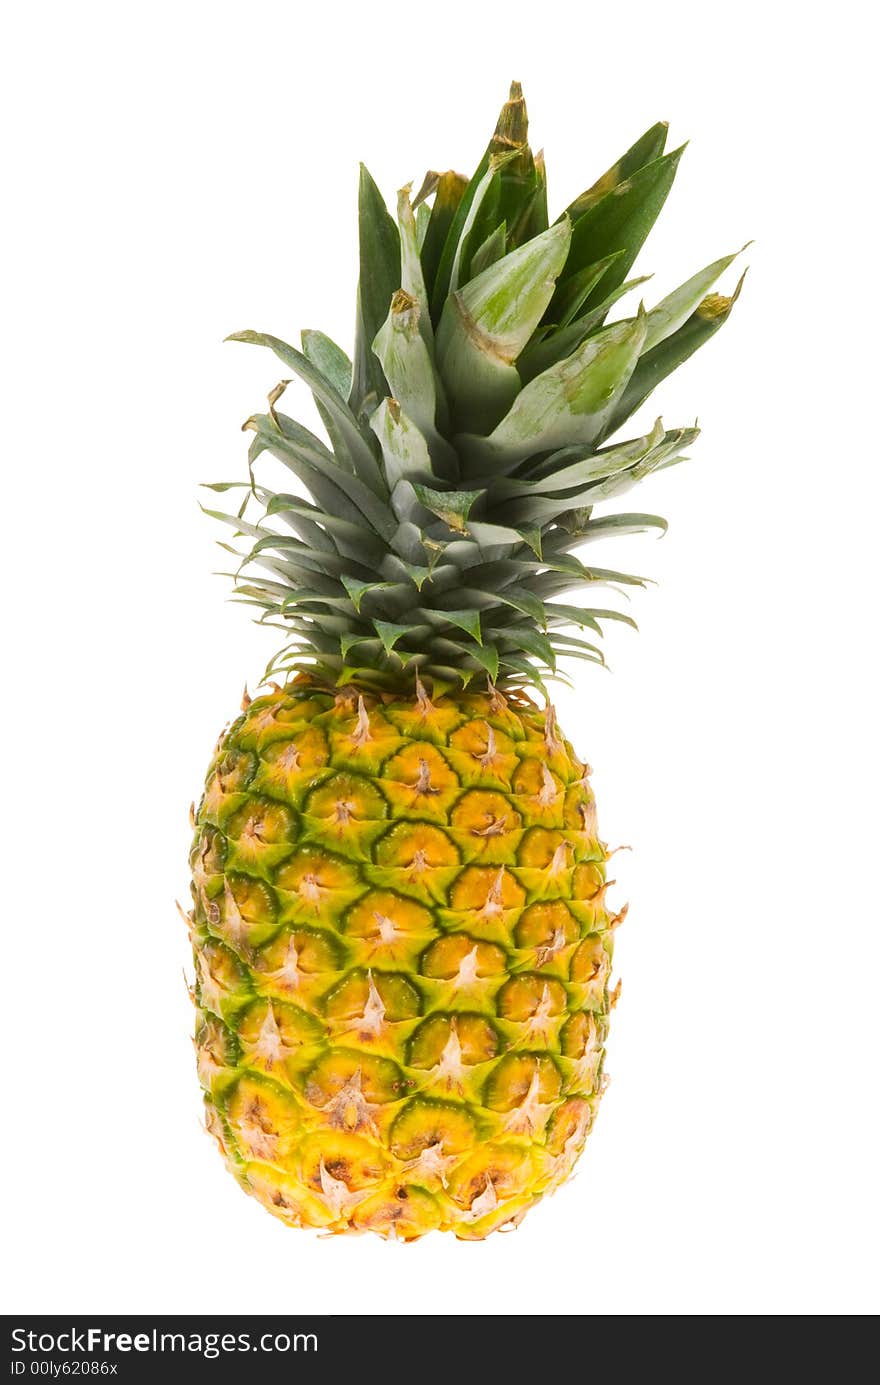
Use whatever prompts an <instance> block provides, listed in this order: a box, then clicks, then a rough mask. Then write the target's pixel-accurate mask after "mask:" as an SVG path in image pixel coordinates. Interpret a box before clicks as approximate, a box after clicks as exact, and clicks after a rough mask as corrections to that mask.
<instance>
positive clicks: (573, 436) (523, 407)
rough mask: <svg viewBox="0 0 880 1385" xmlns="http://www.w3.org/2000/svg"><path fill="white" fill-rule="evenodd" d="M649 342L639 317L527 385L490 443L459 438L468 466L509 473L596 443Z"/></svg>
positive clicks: (593, 340) (596, 339)
mask: <svg viewBox="0 0 880 1385" xmlns="http://www.w3.org/2000/svg"><path fill="white" fill-rule="evenodd" d="M644 336H645V323H644V317H643V316H641V315H640V316H639V317H638V318H636V319H634V320H632V321H629V322H619V323H615V324H614V326H613V327H607V328H605V330H604V331H603V332H601V333H600V334H599V335H597V336H595V337H590V338H589V339H588V340H587V341H585V342H584V344H583V346H581V347H580V348H579V350H578V351H577V352H575V354H574V355H573V356H569V357H567V358H566V359H565V360H564V361H559V362H557V364H556V365H553V366H551V367H550V369H549V370H545V371H544V373H543V374H542V375H538V376H537V377H536V378H535V379H534V380H532V381H531V382H530V383H529V384H528V385H526V387H525V389H523V390H522V392H521V393H520V394H519V395H518V396H517V398H516V400H515V402H514V404H513V407H512V408H511V410H510V412H509V413H508V414H507V416H506V417H505V418H504V419H503V420H502V421H501V423H499V424H498V426H497V428H495V430H494V431H493V432H492V433H491V434H490V435H489V437H488V438H483V437H478V436H476V435H474V434H465V435H462V436H460V437H459V438H458V439H457V440H456V443H457V446H458V449H459V452H460V453H462V454H463V455H464V457H465V458H466V459H467V460H468V461H469V462H473V463H477V464H479V465H481V466H491V467H492V468H493V470H496V469H497V470H499V471H509V470H511V469H512V468H513V467H515V466H516V465H517V464H518V463H519V462H521V461H522V460H523V459H524V458H525V457H528V456H530V455H531V454H533V453H535V452H543V451H550V450H551V449H552V448H559V447H563V446H565V445H566V444H569V443H589V442H592V441H593V440H594V439H596V438H598V436H599V434H600V433H601V431H602V428H603V426H604V424H605V423H606V421H607V420H608V418H609V416H610V415H611V412H612V410H613V408H614V405H615V403H616V401H617V399H618V397H619V396H620V395H621V393H622V392H623V390H624V388H625V386H626V383H627V381H628V380H629V378H630V375H631V374H632V371H633V368H634V367H635V364H636V361H637V360H638V357H639V352H640V350H641V347H642V342H643V341H644Z"/></svg>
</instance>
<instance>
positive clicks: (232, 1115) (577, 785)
mask: <svg viewBox="0 0 880 1385" xmlns="http://www.w3.org/2000/svg"><path fill="white" fill-rule="evenodd" d="M526 128H527V127H526V115H525V106H524V104H523V101H522V96H521V93H520V92H519V89H518V88H517V87H516V86H514V88H513V89H512V91H511V98H510V100H509V102H508V103H507V105H506V106H505V107H504V110H503V111H502V114H501V118H500V120H499V123H498V127H497V129H496V133H495V135H494V137H493V139H492V141H491V142H490V145H489V148H488V149H487V151H486V154H485V155H484V157H483V160H482V161H481V163H480V165H479V167H478V169H477V171H476V173H475V175H474V177H473V179H471V180H470V181H469V182H468V181H467V180H465V179H463V178H460V177H459V176H458V175H456V174H453V173H447V174H442V175H435V174H430V175H428V178H427V179H426V182H425V186H424V188H423V190H422V193H421V194H420V195H419V197H418V198H417V199H416V200H415V203H411V201H410V197H409V190H408V189H404V191H403V192H402V193H401V194H400V198H399V202H398V220H397V223H396V224H395V222H394V221H392V219H391V218H390V216H389V215H388V212H387V211H386V209H385V206H384V204H383V202H382V200H381V198H380V197H379V194H378V192H377V190H376V188H375V185H374V184H373V183H372V180H371V179H370V178H369V175H368V174H367V173H366V172H365V171H364V172H363V174H362V178H361V190H360V246H361V277H360V284H359V291H358V324H357V340H356V351H355V360H354V365H353V366H352V365H351V364H350V363H349V361H348V360H347V358H346V357H345V356H344V354H343V353H342V351H341V350H340V349H339V348H338V347H337V346H335V345H334V344H333V343H332V342H330V341H329V339H328V338H326V337H324V336H323V335H322V334H320V333H317V332H309V333H304V334H303V351H302V352H299V351H297V350H295V349H294V348H292V347H290V346H287V345H286V344H285V343H284V342H281V341H279V340H277V339H276V338H273V337H265V336H262V335H259V334H257V333H252V332H244V333H239V334H237V336H236V339H237V340H244V341H251V342H257V343H260V344H264V345H268V346H270V347H271V348H272V349H273V350H274V351H275V353H276V354H277V355H278V356H279V357H280V358H281V360H282V361H283V362H284V363H285V364H286V366H287V367H288V368H289V369H290V370H291V371H292V372H293V373H294V374H296V375H297V376H299V377H300V378H301V379H302V380H304V381H305V382H306V384H307V385H308V386H309V388H310V389H311V391H312V394H313V396H314V398H315V402H316V404H317V406H318V410H319V413H320V415H321V419H322V421H323V425H324V427H325V429H326V434H327V441H326V442H325V441H322V440H321V439H319V438H318V437H317V436H315V435H314V434H313V433H311V432H309V431H308V430H307V429H306V428H304V427H303V426H302V425H300V424H298V423H296V422H294V420H293V419H291V418H289V417H287V416H286V415H284V414H282V413H280V412H279V411H278V409H277V408H276V405H277V404H278V401H279V399H280V397H281V394H282V392H283V389H284V387H285V385H286V384H287V383H289V382H288V381H283V382H282V383H281V385H279V386H277V387H276V388H275V389H273V390H272V391H271V393H270V395H269V411H268V413H266V414H263V415H257V416H255V417H253V418H251V419H249V420H248V423H247V424H246V427H247V428H249V429H251V430H252V431H253V432H254V434H255V437H254V441H253V443H252V446H251V452H250V463H251V480H250V481H249V482H248V483H246V484H245V486H244V488H243V494H244V503H243V504H242V506H241V507H240V509H239V510H238V512H237V513H235V514H231V515H219V516H218V517H219V518H222V519H224V520H226V521H227V522H229V523H230V524H232V526H233V527H234V528H235V530H236V531H237V533H238V535H239V536H242V535H245V536H248V537H249V538H250V539H252V540H253V543H252V546H251V547H250V549H249V550H248V551H246V552H244V553H242V554H240V557H241V559H242V563H241V566H240V568H239V570H238V572H237V573H236V590H237V592H238V594H239V596H240V598H241V599H243V600H245V601H247V602H250V603H252V604H255V605H257V606H258V607H260V608H261V610H262V613H263V614H262V617H261V618H262V619H263V620H264V621H265V622H266V623H269V624H275V625H279V626H281V627H282V628H283V629H284V630H285V631H286V632H287V636H286V642H285V646H284V648H283V650H282V652H281V654H280V655H278V656H277V658H276V659H275V660H274V661H273V663H272V665H270V669H269V671H268V675H267V676H268V677H269V678H270V679H272V678H278V677H282V678H283V680H284V681H283V684H282V685H279V684H278V683H277V682H270V683H269V686H270V689H271V690H270V691H269V692H268V693H267V694H266V695H265V696H261V697H258V698H256V699H255V700H253V701H251V700H250V699H248V698H246V699H245V705H244V707H243V710H242V713H241V715H240V716H239V717H238V719H237V720H236V721H235V722H234V723H233V724H232V726H231V727H230V728H229V729H228V730H227V731H226V732H225V733H224V734H223V736H222V737H221V739H220V742H219V744H218V746H217V749H216V752H215V756H214V759H213V761H212V763H211V766H210V769H209V772H208V777H207V782H206V787H205V791H204V795H203V797H202V800H201V802H200V804H199V807H198V810H197V813H196V820H195V827H196V835H195V842H194V845H193V850H192V855H191V862H192V869H193V901H194V902H193V910H192V913H191V915H190V916H189V917H190V924H191V933H192V941H193V949H194V956H195V965H196V982H195V988H194V999H195V1003H196V1009H197V1021H196V1045H197V1050H198V1063H199V1075H200V1078H201V1082H202V1086H203V1088H204V1096H205V1103H206V1110H207V1124H208V1128H209V1130H210V1131H211V1132H212V1133H213V1134H214V1135H215V1137H216V1139H217V1141H218V1143H219V1145H220V1147H221V1150H222V1152H223V1154H224V1156H225V1158H226V1160H227V1163H228V1165H229V1167H230V1169H231V1170H232V1172H233V1173H234V1174H235V1176H236V1177H237V1178H238V1180H239V1182H240V1183H241V1184H242V1186H243V1187H244V1188H245V1189H246V1190H247V1191H248V1192H250V1193H252V1194H253V1195H254V1196H255V1197H257V1198H258V1199H259V1200H260V1201H261V1202H262V1203H263V1205H264V1206H265V1207H267V1208H268V1210H269V1211H271V1212H273V1213H274V1214H275V1215H276V1216H278V1217H280V1218H281V1219H282V1220H283V1221H285V1222H287V1223H289V1224H290V1225H294V1226H308V1227H317V1228H322V1229H326V1230H328V1231H333V1232H338V1231H349V1230H351V1231H360V1230H372V1231H377V1232H379V1233H380V1234H382V1235H384V1236H394V1237H397V1238H400V1239H403V1240H413V1239H415V1238H417V1237H418V1236H421V1235H422V1234H424V1233H425V1232H426V1231H430V1230H435V1229H436V1230H452V1231H454V1232H455V1233H456V1235H457V1236H459V1237H461V1238H464V1239H480V1238H482V1237H484V1236H485V1235H487V1234H488V1233H489V1232H490V1231H493V1230H496V1229H498V1228H501V1227H511V1226H515V1225H516V1224H517V1223H518V1222H519V1221H520V1220H521V1218H522V1217H523V1215H524V1214H525V1212H526V1211H527V1210H528V1208H529V1207H530V1206H532V1205H533V1204H534V1203H535V1202H536V1201H537V1200H538V1199H539V1198H541V1197H542V1196H543V1194H544V1193H546V1192H549V1191H551V1190H552V1189H553V1188H555V1187H556V1186H557V1185H558V1184H559V1183H560V1182H562V1180H563V1179H565V1178H566V1177H567V1175H568V1173H569V1172H570V1171H571V1168H572V1166H573V1164H574V1162H575V1160H576V1159H577V1157H578V1154H579V1153H580V1151H581V1148H582V1146H583V1143H584V1141H585V1139H586V1136H587V1133H588V1131H589V1129H590V1127H591V1125H592V1122H593V1119H594V1117H595V1112H596V1107H597V1104H598V1101H599V1097H600V1095H601V1091H602V1086H603V1071H602V1066H603V1058H604V1042H605V1037H606V1031H607V1024H608V1014H609V1011H610V1009H611V1007H612V1005H613V1003H614V999H615V996H616V989H612V988H611V986H610V982H609V978H610V972H611V958H612V939H613V932H614V928H615V927H616V925H617V924H618V923H619V922H620V920H621V917H622V913H623V911H620V912H619V913H614V912H613V911H612V910H611V909H610V907H609V906H608V904H607V901H606V889H607V885H608V882H607V880H606V874H605V866H606V861H607V858H608V852H607V849H606V847H605V845H604V843H603V842H602V841H601V839H600V837H599V835H598V831H597V825H596V814H595V804H594V799H593V795H592V792H591V789H590V786H589V779H588V776H589V770H588V768H587V767H586V766H585V765H584V764H583V763H582V762H581V761H580V760H579V759H578V758H577V756H576V755H575V753H574V751H573V750H572V748H571V746H570V745H569V743H568V741H567V740H566V739H565V738H564V737H563V735H562V734H561V733H560V731H559V730H558V728H557V726H556V719H555V715H554V712H553V709H552V706H551V705H550V703H549V702H546V705H544V706H543V707H539V706H538V705H537V703H536V702H535V701H534V700H533V697H532V696H530V692H537V693H540V694H542V695H544V696H546V694H545V691H544V690H545V681H546V679H547V678H548V677H554V676H555V677H558V676H560V675H559V673H558V669H557V662H558V660H559V659H560V658H561V659H563V660H565V659H567V658H568V657H576V658H580V659H585V660H587V661H590V662H598V663H601V662H602V655H601V652H600V650H599V647H598V646H597V645H596V643H595V638H596V636H597V635H600V634H601V622H602V621H604V620H608V619H626V620H628V617H624V616H622V615H621V614H620V613H619V612H617V611H615V610H613V609H610V608H607V607H598V608H597V607H596V606H594V605H592V604H590V603H589V597H590V596H591V595H592V592H593V591H594V590H595V589H596V588H600V587H601V588H607V587H611V588H616V587H620V586H621V585H640V584H641V579H639V578H635V577H632V576H630V575H628V574H626V573H622V572H618V571H610V570H607V569H604V568H599V567H595V566H592V565H587V564H586V563H584V562H583V561H582V559H581V558H579V557H576V556H575V555H574V550H575V549H577V548H580V546H581V545H582V544H585V543H587V542H588V541H589V540H591V539H594V538H600V537H605V536H608V535H609V534H615V533H627V532H633V531H638V530H641V529H644V528H646V527H651V526H659V527H663V521H662V520H660V519H658V518H657V517H656V516H653V515H643V514H612V515H599V514H597V513H595V511H594V507H595V506H596V505H597V504H598V503H599V502H602V501H605V500H607V499H609V498H611V497H613V496H615V495H618V494H620V493H622V492H623V491H625V490H627V489H629V487H630V486H632V485H634V484H635V483H636V482H638V481H639V480H640V479H641V478H642V477H643V476H646V475H648V474H650V473H651V472H653V471H657V470H660V469H662V468H664V467H666V466H670V465H672V464H673V463H674V462H676V461H678V460H680V459H681V451H682V448H683V447H685V446H686V445H687V444H688V443H689V442H690V441H691V440H692V439H693V438H694V437H695V436H696V430H695V429H675V430H672V431H667V430H665V429H664V428H663V426H662V424H661V423H660V422H659V420H658V422H657V423H656V424H655V425H654V427H653V428H652V429H651V430H650V432H649V433H647V434H646V435H645V436H642V437H638V438H636V439H634V440H629V441H625V442H619V443H614V444H608V443H607V438H608V436H609V435H610V434H611V432H613V431H614V430H616V429H617V428H618V427H619V426H620V425H621V424H622V422H623V421H624V420H625V419H626V418H627V417H628V416H629V415H630V414H631V413H632V412H633V411H634V410H635V409H636V408H637V407H638V406H639V405H640V404H641V403H642V401H643V400H644V399H645V398H646V397H647V395H648V394H649V393H650V392H651V390H653V388H654V387H655V385H656V384H658V383H659V381H660V380H662V379H663V378H664V376H665V375H667V374H668V373H669V372H670V371H671V370H673V369H674V368H675V367H676V366H677V365H678V364H680V363H681V362H682V361H683V360H685V359H686V358H687V357H688V356H689V355H690V354H691V353H692V352H693V351H694V350H695V349H696V348H697V347H698V346H699V345H701V344H702V342H704V341H705V340H707V339H708V337H709V336H711V335H712V334H713V333H714V332H715V331H716V330H717V329H718V327H719V326H720V325H721V324H722V322H723V321H724V320H725V319H726V317H727V316H728V314H729V312H730V309H731V307H732V304H733V302H734V300H735V297H736V293H734V295H733V296H732V297H730V298H725V297H722V296H721V295H719V294H715V293H710V292H709V290H710V288H711V287H712V284H713V283H714V281H715V280H716V279H717V278H718V276H719V275H720V274H721V273H722V271H723V270H724V269H725V268H726V267H727V266H728V265H729V264H730V262H731V261H732V259H733V258H734V257H733V256H726V257H724V258H723V259H721V260H718V261H716V262H715V263H714V264H713V265H711V266H709V267H708V268H707V269H706V270H703V271H701V272H700V273H699V274H697V275H695V276H694V277H693V279H691V280H689V281H688V282H687V283H686V284H685V285H683V286H682V287H681V288H680V289H678V290H676V291H675V292H674V293H673V294H670V295H669V296H668V297H667V298H665V299H664V300H663V301H662V302H661V303H660V304H658V305H657V306H656V307H655V308H653V309H651V310H650V311H645V309H644V308H643V307H641V306H640V307H639V309H638V311H637V313H636V314H635V315H634V316H631V317H627V318H622V319H620V320H619V321H616V322H614V323H612V324H610V325H609V324H608V322H607V315H608V313H609V311H610V309H611V307H612V306H613V305H614V304H615V303H616V302H617V300H618V299H620V298H621V297H622V296H623V294H624V293H625V292H626V291H627V290H628V289H629V288H631V287H633V286H634V285H635V284H637V283H641V282H642V281H641V280H630V281H627V279H626V276H627V274H628V272H629V270H630V268H631V266H632V264H633V262H634V260H635V258H636V255H637V253H638V251H639V249H640V247H641V245H642V242H643V241H644V239H645V237H646V235H647V233H648V231H649V229H650V227H651V225H652V223H653V221H654V219H655V218H656V216H657V214H658V213H659V211H660V208H661V207H662V205H663V202H664V200H665V197H666V194H667V192H668V190H669V186H670V185H671V182H672V178H673V175H674V172H675V168H676V165H677V163H678V157H679V154H678V152H676V153H673V154H669V155H665V154H664V153H663V148H664V142H665V127H664V126H655V127H654V128H653V129H652V130H649V131H648V132H647V134H646V135H644V136H643V137H642V139H641V140H639V141H638V142H637V143H636V144H635V145H634V146H633V147H632V149H630V150H629V151H628V152H627V153H626V154H625V155H624V156H623V158H622V159H621V160H620V161H619V162H618V163H617V164H615V165H614V166H613V167H612V168H611V169H610V170H609V171H608V172H607V173H606V174H604V175H603V176H602V178H600V179H599V181H598V182H597V183H595V184H594V185H593V187H592V188H591V189H590V190H589V191H588V192H586V193H584V194H582V196H581V197H579V198H578V199H576V201H575V202H574V203H572V205H571V206H570V207H569V208H568V210H567V212H566V213H565V214H563V216H562V217H560V218H559V220H557V221H556V222H555V223H554V224H553V225H552V226H549V225H548V220H547V211H546V196H545V183H544V170H543V164H542V163H541V161H540V158H539V157H534V156H533V155H532V153H531V151H530V149H529V146H528V143H527V139H526ZM430 199H433V203H432V206H431V208H430V210H428V201H429V200H430ZM266 456H270V457H272V458H275V459H276V460H277V461H278V462H280V463H282V464H283V465H284V466H286V467H287V468H288V470H289V471H290V472H291V473H292V474H293V477H294V485H295V486H296V485H298V487H299V489H294V490H291V491H289V492H288V491H284V490H281V489H276V488H270V487H269V486H268V485H264V484H263V483H261V482H260V481H258V480H257V476H256V473H255V465H256V464H257V462H258V459H259V461H260V465H261V466H262V463H263V461H264V460H265V458H266ZM234 485H235V483H222V484H220V485H218V486H216V487H214V489H216V490H218V491H228V490H231V489H234ZM303 492H307V493H308V497H310V498H307V496H306V495H305V494H304V493H303ZM254 503H256V504H257V505H258V506H260V507H261V515H260V517H259V518H258V520H256V521H252V520H250V519H248V518H246V513H247V507H248V505H253V504H254ZM211 513H215V512H213V511H212V512H211ZM273 520H276V521H278V522H279V523H280V525H281V526H282V527H281V528H276V527H275V525H274V524H273V523H272V521H273ZM255 569H261V570H262V573H263V574H268V575H257V576H255V575H253V574H254V571H255ZM578 591H580V592H583V593H585V594H586V596H587V604H578V605H572V604H570V602H569V601H566V600H564V599H563V600H560V599H559V598H565V597H566V596H567V595H568V594H569V593H571V592H578ZM629 623H632V622H629ZM573 630H576V631H577V632H578V633H572V631H573ZM584 632H586V633H587V634H588V635H589V636H590V638H589V639H585V638H584Z"/></svg>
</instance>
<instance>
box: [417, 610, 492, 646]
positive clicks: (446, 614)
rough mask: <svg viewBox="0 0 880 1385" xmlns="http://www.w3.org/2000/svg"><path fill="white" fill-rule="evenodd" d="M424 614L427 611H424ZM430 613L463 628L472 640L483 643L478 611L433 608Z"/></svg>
mask: <svg viewBox="0 0 880 1385" xmlns="http://www.w3.org/2000/svg"><path fill="white" fill-rule="evenodd" d="M426 614H428V613H427V612H426ZM430 614H433V615H435V616H437V617H438V618H440V619H441V620H444V621H448V622H449V623H450V624H451V625H456V626H458V628H459V629H460V630H464V631H465V633H466V634H468V635H470V637H471V639H472V640H476V642H477V644H482V643H483V631H482V629H481V627H480V613H479V611H468V610H461V611H446V610H443V611H439V610H435V611H433V612H432V613H430Z"/></svg>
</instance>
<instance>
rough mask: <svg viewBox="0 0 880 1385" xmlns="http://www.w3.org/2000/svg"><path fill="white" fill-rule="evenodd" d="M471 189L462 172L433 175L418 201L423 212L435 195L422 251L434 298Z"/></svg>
mask: <svg viewBox="0 0 880 1385" xmlns="http://www.w3.org/2000/svg"><path fill="white" fill-rule="evenodd" d="M467 188H468V180H467V178H465V177H464V176H463V175H462V174H461V173H454V172H453V171H452V169H450V170H449V171H448V172H447V173H429V174H428V175H427V176H426V178H425V181H424V183H423V185H422V189H421V191H420V193H419V194H418V196H417V197H416V199H415V204H414V205H415V206H416V207H417V208H418V210H419V211H421V210H422V208H421V206H419V202H420V200H421V199H422V198H424V197H430V196H431V194H432V193H433V196H434V205H433V206H432V208H431V214H430V219H429V221H428V225H427V229H426V231H425V238H424V241H423V242H422V250H421V261H422V273H423V274H424V277H425V284H426V287H427V290H428V293H429V295H431V297H432V298H433V294H432V290H433V288H434V286H435V281H436V279H437V271H438V269H439V266H440V259H441V256H442V254H443V247H444V246H445V244H446V241H447V238H448V236H449V233H450V230H451V227H452V223H453V220H454V218H455V214H456V211H457V210H458V207H459V205H460V203H461V201H462V198H463V197H464V194H465V192H466V191H467ZM444 296H445V295H444ZM441 306H442V304H441ZM438 317H439V313H438Z"/></svg>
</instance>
